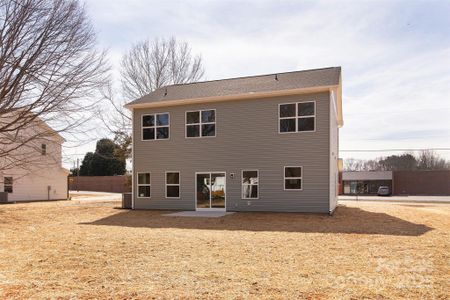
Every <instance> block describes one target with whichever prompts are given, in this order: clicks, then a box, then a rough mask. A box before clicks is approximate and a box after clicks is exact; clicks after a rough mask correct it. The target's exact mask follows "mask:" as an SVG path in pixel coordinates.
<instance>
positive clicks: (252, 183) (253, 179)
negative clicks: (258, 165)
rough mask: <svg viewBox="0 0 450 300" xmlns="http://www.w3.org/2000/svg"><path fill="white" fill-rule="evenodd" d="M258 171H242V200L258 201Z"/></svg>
mask: <svg viewBox="0 0 450 300" xmlns="http://www.w3.org/2000/svg"><path fill="white" fill-rule="evenodd" d="M258 186H259V172H258V170H242V199H258Z"/></svg>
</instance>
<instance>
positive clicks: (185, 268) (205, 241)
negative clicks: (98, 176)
mask: <svg viewBox="0 0 450 300" xmlns="http://www.w3.org/2000/svg"><path fill="white" fill-rule="evenodd" d="M116 206H118V202H79V201H75V202H71V201H58V202H48V203H26V204H25V203H24V204H17V205H2V206H0V298H15V299H22V298H79V299H88V298H121V299H132V298H133V299H134V298H136V299H142V298H179V299H191V298H192V299H193V298H210V299H212V298H214V299H217V298H223V299H229V298H235V299H243V298H255V299H256V298H258V299H261V298H267V299H269V298H270V299H274V298H275V299H276V298H308V299H325V298H339V299H351V298H376V299H384V298H404V297H407V298H442V299H444V298H446V297H448V295H449V294H450V291H449V285H448V282H450V275H449V274H450V269H449V263H450V256H449V250H448V249H449V248H450V247H449V246H450V245H449V241H450V233H449V229H450V218H449V216H450V205H439V204H429V205H420V206H419V205H418V206H415V205H404V204H384V203H346V204H345V206H340V207H339V208H338V209H337V211H336V213H335V215H334V216H332V217H330V216H325V215H315V214H294V213H293V214H281V213H236V214H233V215H228V216H225V217H223V218H217V219H216V218H214V219H205V218H183V217H179V218H178V217H165V216H163V214H166V213H167V212H166V211H128V210H120V209H116V208H115V207H116Z"/></svg>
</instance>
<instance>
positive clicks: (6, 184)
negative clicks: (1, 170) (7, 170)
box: [3, 177, 13, 193]
mask: <svg viewBox="0 0 450 300" xmlns="http://www.w3.org/2000/svg"><path fill="white" fill-rule="evenodd" d="M3 191H4V192H5V193H12V192H13V178H12V177H3Z"/></svg>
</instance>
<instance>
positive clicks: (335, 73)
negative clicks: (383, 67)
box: [127, 67, 341, 106]
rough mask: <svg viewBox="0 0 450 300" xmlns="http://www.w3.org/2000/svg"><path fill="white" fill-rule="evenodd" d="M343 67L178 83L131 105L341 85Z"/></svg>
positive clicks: (154, 92) (156, 91)
mask: <svg viewBox="0 0 450 300" xmlns="http://www.w3.org/2000/svg"><path fill="white" fill-rule="evenodd" d="M340 74H341V67H330V68H323V69H313V70H303V71H294V72H286V73H278V74H268V75H258V76H248V77H238V78H229V79H221V80H211V81H202V82H194V83H187V84H175V85H169V86H166V87H161V88H159V89H157V90H155V91H153V92H152V93H150V94H148V95H145V96H143V97H141V98H139V99H136V100H134V101H132V102H130V103H128V104H127V106H128V105H134V104H143V103H154V102H162V101H171V100H181V99H196V98H205V97H219V96H231V95H238V94H246V93H260V92H270V91H281V90H289V89H301V88H312V87H320V86H331V85H338V84H339V79H340Z"/></svg>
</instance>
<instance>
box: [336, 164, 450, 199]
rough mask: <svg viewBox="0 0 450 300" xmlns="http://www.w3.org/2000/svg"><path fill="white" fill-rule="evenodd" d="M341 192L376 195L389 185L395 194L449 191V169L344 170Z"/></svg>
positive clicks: (428, 193) (423, 193) (434, 193)
mask: <svg viewBox="0 0 450 300" xmlns="http://www.w3.org/2000/svg"><path fill="white" fill-rule="evenodd" d="M340 181H341V182H340V187H341V188H340V190H339V192H340V194H341V195H342V194H343V195H376V194H377V191H378V188H379V187H380V186H388V187H389V189H390V190H391V191H392V194H393V195H430V196H431V195H436V196H440V195H442V196H444V195H450V170H439V171H352V172H342V174H341V176H340Z"/></svg>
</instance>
